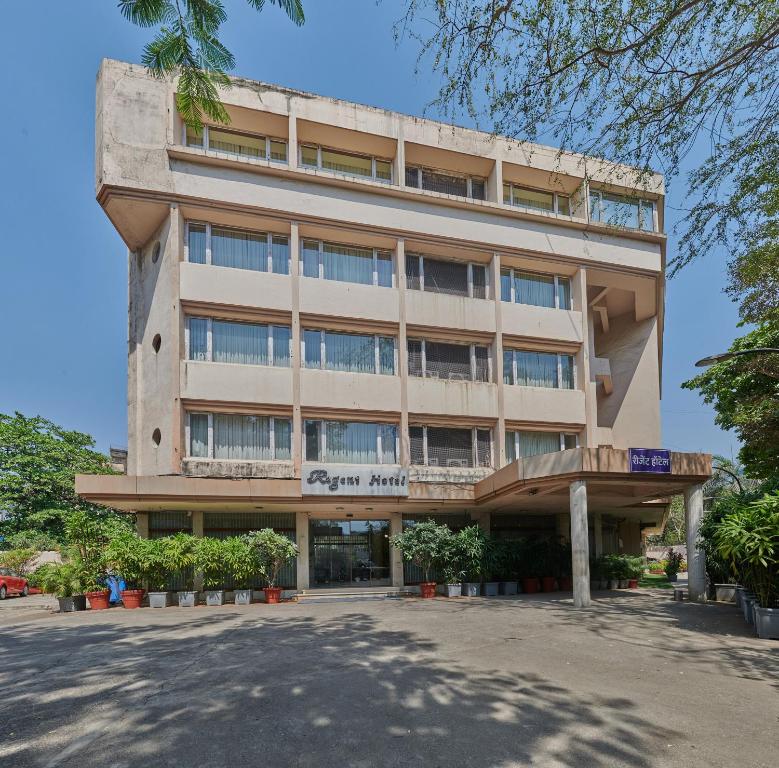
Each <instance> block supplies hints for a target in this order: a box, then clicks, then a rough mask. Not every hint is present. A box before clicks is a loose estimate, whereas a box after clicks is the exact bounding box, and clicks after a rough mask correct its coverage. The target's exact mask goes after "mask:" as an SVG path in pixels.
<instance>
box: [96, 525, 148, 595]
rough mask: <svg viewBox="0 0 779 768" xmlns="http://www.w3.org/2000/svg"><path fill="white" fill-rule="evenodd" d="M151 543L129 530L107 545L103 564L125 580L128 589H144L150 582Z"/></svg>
mask: <svg viewBox="0 0 779 768" xmlns="http://www.w3.org/2000/svg"><path fill="white" fill-rule="evenodd" d="M149 541H150V540H149V539H142V538H141V537H140V536H138V534H136V533H133V532H132V531H129V530H127V531H121V532H120V533H119V535H117V536H116V537H114V538H113V539H111V540H110V541H109V542H108V544H107V545H106V548H105V551H104V553H103V562H104V564H105V566H106V568H107V569H109V570H110V571H111V572H112V573H113V574H114V575H116V576H119V577H121V578H122V579H124V581H125V584H126V585H127V589H142V588H143V586H144V584H145V583H146V582H147V581H148V575H149V568H150V559H149V556H150V552H149V550H150V546H149Z"/></svg>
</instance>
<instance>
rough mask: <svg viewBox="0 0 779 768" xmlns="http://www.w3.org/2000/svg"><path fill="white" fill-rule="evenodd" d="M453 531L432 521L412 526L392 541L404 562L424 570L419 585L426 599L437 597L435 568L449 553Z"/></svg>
mask: <svg viewBox="0 0 779 768" xmlns="http://www.w3.org/2000/svg"><path fill="white" fill-rule="evenodd" d="M451 535H452V534H451V531H450V530H449V528H448V527H447V526H445V525H439V524H438V523H435V522H434V521H432V520H427V521H425V522H422V523H416V524H414V525H410V526H409V527H408V528H406V529H405V530H404V531H403V532H401V533H396V534H395V535H394V536H393V537H392V539H391V543H392V546H393V547H395V548H396V549H397V550H398V551H399V552H400V554H401V555H402V556H403V559H404V560H408V561H410V562H412V563H414V564H415V565H416V566H418V567H419V568H420V569H421V570H422V576H423V581H422V583H421V584H420V585H419V588H420V595H421V596H422V597H424V598H430V597H435V590H436V582H435V581H431V579H430V577H431V573H432V570H433V567H434V566H435V565H436V564H437V563H439V562H441V560H442V558H443V557H444V554H445V552H446V551H447V545H448V542H449V539H450V537H451Z"/></svg>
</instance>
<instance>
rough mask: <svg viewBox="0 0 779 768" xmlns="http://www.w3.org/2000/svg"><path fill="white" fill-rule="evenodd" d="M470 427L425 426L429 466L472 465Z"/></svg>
mask: <svg viewBox="0 0 779 768" xmlns="http://www.w3.org/2000/svg"><path fill="white" fill-rule="evenodd" d="M472 439H473V435H472V432H471V430H470V429H453V428H451V427H427V463H428V466H431V467H472V466H473V443H472Z"/></svg>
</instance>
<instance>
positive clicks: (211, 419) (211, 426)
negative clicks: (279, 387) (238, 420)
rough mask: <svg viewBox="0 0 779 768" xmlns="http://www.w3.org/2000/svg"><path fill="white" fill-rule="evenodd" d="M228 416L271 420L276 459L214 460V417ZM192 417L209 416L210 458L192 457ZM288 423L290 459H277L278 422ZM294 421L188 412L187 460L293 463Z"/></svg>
mask: <svg viewBox="0 0 779 768" xmlns="http://www.w3.org/2000/svg"><path fill="white" fill-rule="evenodd" d="M216 415H227V416H258V417H260V418H266V419H270V428H269V433H270V448H269V450H270V452H271V454H272V455H273V457H274V458H272V459H217V458H214V416H216ZM192 416H207V417H208V456H193V455H192V429H191V423H190V422H191V418H192ZM277 420H281V421H288V422H289V452H290V457H289V458H288V459H277V458H276V421H277ZM293 428H294V427H293V420H292V416H272V415H270V414H265V413H238V414H221V413H218V412H215V411H187V413H186V421H185V425H184V445H185V448H186V458H187V459H197V460H198V461H256V462H263V463H267V462H271V461H272V462H282V463H287V464H288V463H291V462H292V461H294V445H295V441H294V439H293V434H294V432H293Z"/></svg>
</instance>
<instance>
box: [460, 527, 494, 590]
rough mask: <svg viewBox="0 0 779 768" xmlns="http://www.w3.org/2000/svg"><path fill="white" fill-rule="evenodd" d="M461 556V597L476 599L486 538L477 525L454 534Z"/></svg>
mask: <svg viewBox="0 0 779 768" xmlns="http://www.w3.org/2000/svg"><path fill="white" fill-rule="evenodd" d="M455 537H456V538H457V546H458V548H459V550H460V554H461V556H462V561H461V565H462V573H463V583H462V594H463V597H477V596H478V595H479V590H480V587H481V575H482V568H483V563H484V551H485V549H486V547H487V537H486V535H485V534H484V531H482V529H481V528H479V526H478V525H469V526H468V527H467V528H463V529H462V530H460V531H458V532H457V533H456V534H455Z"/></svg>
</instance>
